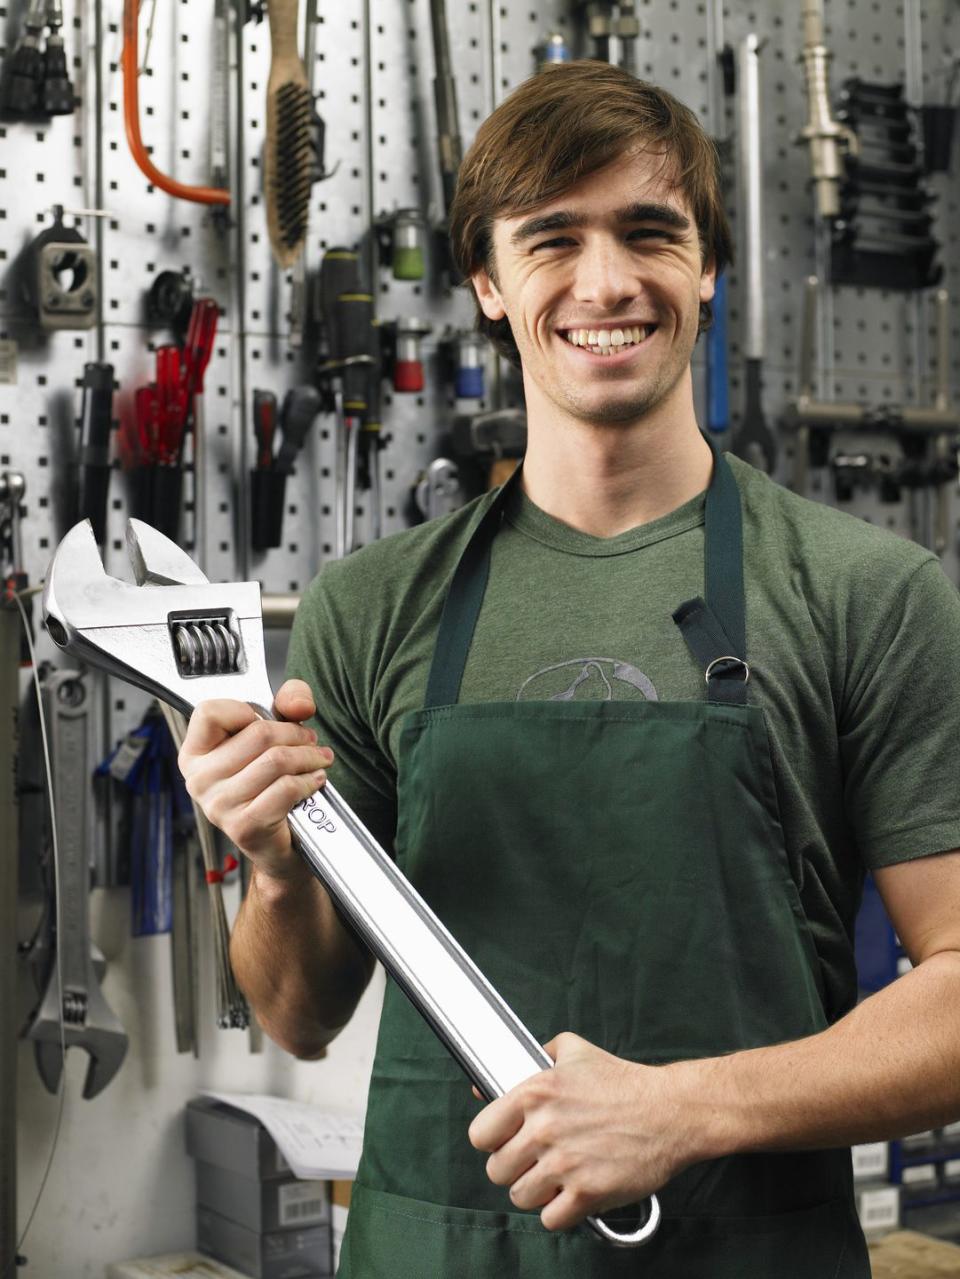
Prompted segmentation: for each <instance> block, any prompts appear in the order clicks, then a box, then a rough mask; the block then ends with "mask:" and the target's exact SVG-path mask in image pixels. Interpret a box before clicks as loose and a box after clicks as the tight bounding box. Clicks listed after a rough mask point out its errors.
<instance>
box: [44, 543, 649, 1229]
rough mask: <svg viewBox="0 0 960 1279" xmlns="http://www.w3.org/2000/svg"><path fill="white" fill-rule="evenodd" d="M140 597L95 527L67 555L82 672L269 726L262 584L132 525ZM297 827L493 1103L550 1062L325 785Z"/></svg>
mask: <svg viewBox="0 0 960 1279" xmlns="http://www.w3.org/2000/svg"><path fill="white" fill-rule="evenodd" d="M127 550H128V553H129V555H130V560H131V563H132V565H133V571H134V576H135V578H136V582H137V585H136V586H134V585H131V584H130V583H127V582H123V581H120V580H119V579H117V578H114V577H110V576H109V575H108V574H107V573H106V572H105V571H104V568H103V564H102V562H101V560H100V552H99V550H98V549H97V545H96V542H95V541H94V537H93V532H92V529H91V527H90V524H89V522H87V521H85V522H84V523H82V524H77V525H75V526H74V528H73V529H71V530H70V532H69V533H68V534H67V536H66V537H65V538H64V539H63V541H62V542H61V543H60V546H59V547H58V549H57V551H56V554H55V555H54V557H53V561H52V563H51V565H50V570H49V572H48V574H47V582H46V587H45V590H44V594H43V616H44V621H45V623H46V626H47V630H48V631H49V633H50V636H51V638H52V639H53V641H54V643H56V644H57V645H58V646H59V647H60V648H62V649H64V650H65V651H66V652H67V653H69V654H70V655H71V656H73V657H74V658H76V660H78V661H82V662H86V663H88V664H89V665H90V666H96V667H99V668H100V669H102V670H105V671H107V672H108V673H110V674H112V675H115V676H117V677H118V678H120V679H123V680H126V681H127V682H128V683H130V684H134V685H135V686H136V687H138V688H142V689H145V690H146V691H147V692H148V693H150V694H152V695H153V696H154V697H158V698H160V700H161V701H165V702H168V703H169V704H170V705H172V706H174V707H175V708H176V709H177V710H180V711H182V712H184V713H185V714H189V713H190V712H191V711H192V710H193V709H194V708H195V707H196V706H197V705H199V703H200V702H202V701H204V700H206V699H207V698H211V697H233V698H237V699H239V700H240V701H244V702H247V703H249V704H250V705H251V706H253V708H254V709H255V710H256V712H257V714H259V715H262V716H263V717H264V718H265V719H270V718H273V715H272V711H271V708H272V706H273V690H272V688H271V687H270V680H269V676H268V674H267V665H266V660H265V653H264V638H263V620H262V610H261V601H260V588H259V585H258V584H257V583H256V582H237V583H222V584H221V583H216V584H215V583H211V582H209V581H208V580H207V578H206V577H205V576H204V575H203V573H202V572H201V571H200V569H199V568H198V567H197V565H196V564H195V563H194V562H193V560H191V559H190V557H189V556H188V555H187V554H186V553H185V552H184V551H182V550H181V549H180V547H179V546H177V545H176V544H175V543H174V542H171V541H170V540H169V539H168V538H166V537H164V536H163V535H162V534H161V533H158V532H157V531H156V529H153V528H151V527H150V526H149V525H147V524H143V523H141V522H140V521H139V520H129V521H128V524H127ZM288 821H289V823H290V828H291V831H292V832H293V835H294V839H295V841H296V843H297V844H298V845H299V848H300V851H301V853H302V855H303V856H304V858H305V859H306V861H307V863H308V865H309V866H310V868H311V870H312V871H313V873H314V874H315V875H316V876H317V877H318V878H319V879H320V880H321V882H322V883H323V884H324V886H325V887H326V888H327V890H328V891H329V892H330V894H331V896H332V897H333V899H334V901H335V902H336V903H337V905H338V907H339V908H340V909H341V910H342V911H343V913H344V915H345V916H346V917H347V918H348V919H349V920H350V922H351V924H352V925H353V927H354V928H355V929H356V930H357V932H358V933H359V935H360V936H361V937H362V938H363V940H364V941H365V942H366V944H367V945H368V946H369V947H370V949H371V950H372V951H373V953H374V954H375V955H376V957H377V958H378V959H379V960H380V961H381V962H382V964H383V965H384V967H385V968H386V970H387V972H388V973H389V974H390V975H391V977H393V979H394V980H395V981H396V982H397V984H398V985H399V986H400V987H401V989H403V991H404V992H405V993H406V995H407V996H408V997H409V999H410V1000H411V1002H412V1003H413V1004H414V1006H415V1007H416V1008H417V1010H418V1011H419V1012H420V1013H421V1015H422V1016H423V1017H424V1018H425V1019H426V1020H427V1022H428V1023H429V1024H430V1026H431V1027H432V1028H433V1030H434V1032H435V1033H436V1034H437V1036H438V1037H439V1038H440V1040H441V1041H442V1042H443V1044H444V1045H445V1046H446V1048H447V1049H448V1050H449V1051H450V1053H451V1054H452V1055H453V1057H454V1058H455V1059H456V1060H457V1061H458V1062H459V1063H460V1065H461V1066H462V1068H463V1069H464V1071H465V1072H466V1074H467V1076H468V1078H469V1079H470V1080H471V1081H472V1082H473V1083H475V1084H476V1085H477V1088H478V1089H479V1091H480V1092H481V1093H483V1094H484V1096H486V1097H487V1099H488V1100H493V1099H494V1098H495V1097H500V1096H502V1095H503V1094H504V1093H506V1092H508V1091H509V1090H510V1089H511V1088H513V1087H514V1086H515V1085H516V1084H519V1083H521V1082H522V1081H523V1080H525V1079H529V1078H530V1077H531V1076H532V1075H534V1074H535V1073H536V1072H537V1071H538V1070H547V1069H549V1068H551V1067H552V1066H553V1062H552V1060H551V1059H550V1057H549V1056H548V1054H547V1053H546V1052H545V1051H544V1049H543V1048H542V1047H541V1045H540V1044H539V1043H538V1042H537V1040H536V1039H535V1038H534V1036H533V1035H532V1034H531V1033H530V1032H529V1031H528V1030H527V1028H526V1027H525V1026H524V1025H523V1023H522V1022H521V1021H520V1019H519V1018H518V1017H517V1015H516V1014H515V1013H514V1012H513V1011H512V1009H511V1008H510V1007H509V1006H508V1005H507V1003H506V1002H505V1001H504V1000H503V999H502V998H501V996H500V995H499V994H498V993H497V992H496V990H494V988H493V987H492V986H491V984H490V983H489V982H488V981H487V980H486V978H485V977H484V976H483V974H482V973H481V972H480V970H479V969H478V968H477V966H476V965H475V964H474V963H473V961H472V960H471V959H470V957H469V956H468V955H467V954H466V952H465V951H464V950H463V949H462V948H461V947H460V946H459V944H458V943H457V942H456V940H455V939H454V938H453V936H452V935H451V934H450V933H449V932H448V931H447V929H446V928H445V927H444V925H443V924H442V923H441V921H440V920H439V919H438V918H437V916H436V915H435V914H434V913H433V911H432V910H431V909H430V907H429V906H428V905H427V903H426V902H425V901H424V900H423V898H422V897H421V896H420V895H419V893H417V891H416V890H415V889H414V887H413V886H412V885H411V884H410V882H409V881H408V880H407V879H406V878H405V876H404V875H403V874H402V873H401V872H400V871H399V870H398V869H397V867H396V865H395V864H394V862H393V861H392V859H391V858H390V857H389V856H388V854H387V853H386V852H385V851H384V850H383V849H382V848H381V847H380V845H379V844H378V843H377V842H376V840H375V839H374V838H373V836H372V835H371V834H370V833H369V831H367V830H366V828H365V827H364V826H363V824H362V823H361V822H360V820H359V819H358V818H357V816H356V814H355V813H354V812H353V811H352V810H351V809H350V807H349V806H348V805H347V804H346V802H345V801H344V800H343V799H342V798H341V797H340V795H338V794H337V792H336V790H335V789H334V787H333V786H331V785H330V783H329V782H328V783H327V784H326V785H325V786H324V787H323V789H322V790H320V791H318V792H317V793H316V794H315V795H312V796H311V797H310V798H309V799H306V800H304V801H303V802H302V803H300V804H298V805H297V806H296V808H294V810H293V811H292V812H291V813H290V815H289V818H288ZM587 1221H588V1224H589V1225H590V1226H591V1228H592V1229H593V1230H594V1231H595V1232H596V1233H597V1234H598V1235H599V1236H600V1237H601V1238H602V1239H604V1240H606V1241H607V1242H608V1243H611V1244H616V1245H619V1246H623V1247H632V1246H636V1245H638V1244H643V1243H646V1242H647V1241H648V1240H649V1239H651V1238H652V1237H653V1235H654V1234H655V1233H656V1231H657V1228H658V1226H659V1224H660V1205H659V1202H658V1200H657V1198H656V1196H655V1195H651V1196H650V1199H649V1201H648V1203H647V1204H646V1205H645V1210H644V1215H643V1218H642V1224H641V1225H639V1227H638V1228H637V1229H635V1230H630V1231H625V1232H623V1233H619V1232H618V1231H616V1230H614V1229H613V1228H612V1227H611V1226H610V1225H608V1224H607V1223H606V1222H605V1221H603V1220H602V1219H600V1218H597V1217H589V1218H588V1219H587Z"/></svg>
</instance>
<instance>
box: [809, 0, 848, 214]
mask: <svg viewBox="0 0 960 1279" xmlns="http://www.w3.org/2000/svg"><path fill="white" fill-rule="evenodd" d="M801 3H802V10H801V13H802V17H803V53H802V55H801V60H802V62H803V73H804V82H805V86H806V91H807V123H806V125H805V127H804V128H803V130H802V131H801V133H800V134H799V135H798V137H797V141H798V142H806V143H807V144H808V145H809V147H810V168H811V172H812V174H813V184H814V191H815V195H816V208H817V213H818V215H819V216H820V217H821V218H835V217H836V216H837V215H838V214H839V212H840V179H841V177H842V174H843V157H844V156H845V155H851V156H852V155H856V152H857V136H856V134H855V133H854V132H853V130H852V129H849V128H847V127H846V125H843V124H838V123H837V121H836V120H835V119H834V118H833V113H832V111H831V109H830V79H829V69H830V58H831V54H830V51H829V49H828V48H827V46H826V44H825V43H824V35H823V0H801Z"/></svg>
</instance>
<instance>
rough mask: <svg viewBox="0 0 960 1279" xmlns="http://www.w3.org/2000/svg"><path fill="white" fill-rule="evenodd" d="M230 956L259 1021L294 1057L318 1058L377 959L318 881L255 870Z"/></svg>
mask: <svg viewBox="0 0 960 1279" xmlns="http://www.w3.org/2000/svg"><path fill="white" fill-rule="evenodd" d="M230 959H231V962H232V964H233V970H234V973H235V974H236V978H237V981H238V982H239V984H240V987H241V989H242V990H243V992H244V994H245V995H246V997H247V999H248V1000H249V1001H250V1004H251V1006H252V1007H253V1008H254V1010H255V1011H256V1014H257V1018H258V1020H259V1021H260V1024H261V1025H262V1026H263V1028H264V1030H265V1031H266V1032H267V1034H268V1035H269V1036H270V1037H271V1039H274V1040H275V1041H276V1042H277V1043H278V1044H280V1046H281V1047H282V1048H285V1049H286V1050H287V1051H288V1052H291V1053H293V1055H294V1056H296V1057H316V1056H318V1055H319V1054H320V1052H321V1051H322V1050H323V1048H324V1047H325V1046H326V1045H327V1044H328V1043H329V1042H330V1040H331V1039H333V1037H334V1036H335V1035H336V1034H337V1032H338V1031H339V1030H341V1029H342V1028H343V1026H345V1025H346V1023H347V1021H348V1020H349V1019H350V1015H351V1014H352V1012H353V1010H354V1008H355V1007H356V1005H357V1001H358V1000H359V998H360V996H361V994H362V993H363V991H364V988H365V987H366V985H367V982H368V981H369V979H370V974H371V972H372V971H373V959H372V957H371V955H370V954H369V952H368V951H366V950H365V949H364V948H363V947H362V946H361V945H360V943H359V942H357V941H356V940H355V938H354V937H353V936H352V935H351V934H350V933H349V932H348V931H347V930H346V929H345V928H344V926H343V924H342V923H341V922H340V920H339V919H338V918H337V914H336V912H335V910H334V909H333V904H332V902H331V900H330V898H329V896H328V895H327V892H326V890H325V889H324V888H323V887H322V885H321V884H320V882H319V881H318V880H317V879H316V878H315V876H313V875H312V874H310V872H309V871H308V870H307V869H306V867H304V868H303V875H302V876H301V875H299V874H298V875H295V876H293V877H292V878H290V879H282V880H281V879H273V878H271V877H270V876H267V875H264V874H262V873H261V872H259V871H256V870H255V871H254V873H253V876H252V878H251V881H250V887H249V891H248V892H247V895H246V897H245V898H244V902H243V905H242V907H241V909H240V912H239V914H238V916H237V920H236V923H235V925H234V929H233V936H232V938H231V942H230Z"/></svg>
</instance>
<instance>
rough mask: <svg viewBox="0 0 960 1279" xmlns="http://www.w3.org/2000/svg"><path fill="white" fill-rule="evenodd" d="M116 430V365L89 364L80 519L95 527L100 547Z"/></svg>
mask: <svg viewBox="0 0 960 1279" xmlns="http://www.w3.org/2000/svg"><path fill="white" fill-rule="evenodd" d="M112 428H113V365H112V364H86V365H84V369H83V406H82V408H81V427H80V496H79V504H78V509H79V513H80V518H81V519H88V520H89V521H90V523H91V524H92V525H93V535H94V537H95V538H96V539H97V545H98V546H103V544H104V542H105V541H106V537H107V496H108V491H109V484H110V432H111V430H112Z"/></svg>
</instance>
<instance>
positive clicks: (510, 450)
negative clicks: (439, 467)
mask: <svg viewBox="0 0 960 1279" xmlns="http://www.w3.org/2000/svg"><path fill="white" fill-rule="evenodd" d="M451 445H452V451H453V453H454V456H455V457H456V458H457V460H458V461H459V462H460V464H461V469H462V470H463V471H466V470H467V468H468V467H472V468H473V470H474V471H475V472H479V473H480V474H481V476H482V484H481V487H482V488H483V489H492V488H496V487H497V485H498V484H503V483H504V481H505V480H507V479H509V478H510V476H511V475H512V474H513V472H514V471H515V470H516V466H517V463H518V462H519V461H520V459H521V458H522V457H523V455H524V453H525V452H526V449H527V416H526V414H525V413H524V411H523V410H522V409H493V410H492V411H490V412H487V413H460V414H458V415H457V416H456V417H455V418H454V420H453V431H452V435H451ZM471 487H472V486H471Z"/></svg>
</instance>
